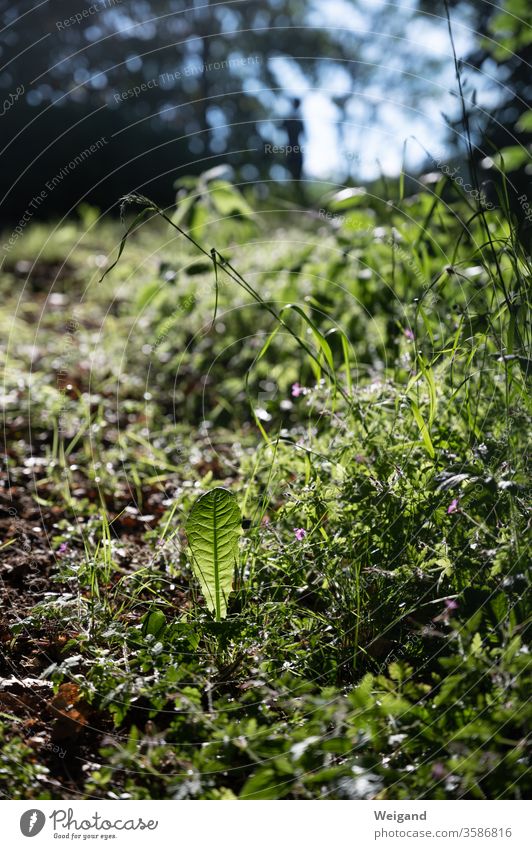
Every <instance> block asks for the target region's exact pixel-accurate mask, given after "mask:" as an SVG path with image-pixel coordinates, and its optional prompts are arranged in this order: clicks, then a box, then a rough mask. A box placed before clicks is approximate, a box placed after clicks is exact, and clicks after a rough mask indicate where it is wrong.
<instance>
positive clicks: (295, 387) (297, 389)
mask: <svg viewBox="0 0 532 849" xmlns="http://www.w3.org/2000/svg"><path fill="white" fill-rule="evenodd" d="M303 392H304V389H303V387H302V386H300V385H299V383H293V384H292V398H299V396H300V395H302V394H303Z"/></svg>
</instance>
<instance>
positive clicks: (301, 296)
mask: <svg viewBox="0 0 532 849" xmlns="http://www.w3.org/2000/svg"><path fill="white" fill-rule="evenodd" d="M212 191H215V189H214V188H213V189H212ZM224 191H225V194H224V198H225V200H226V201H227V202H228V199H229V200H230V198H231V196H232V195H231V192H234V203H235V210H233V208H232V207H231V206H230V205H229V207H228V208H227V211H226V214H225V218H226V220H221V221H217V222H216V221H214V222H213V221H212V220H210V219H209V218H208V216H207V217H206V216H205V210H204V209H203V210H202V207H201V202H200V201H197V202H196V203H195V204H189V205H188V207H186V208H184V209H182V210H181V212H179V208H178V214H177V217H174V218H173V221H174V224H177V226H179V227H181V228H183V229H184V231H185V233H187V234H189V235H191V236H192V237H193V238H194V241H195V242H196V243H197V244H196V245H194V244H192V243H191V242H190V241H189V240H188V239H187V238H186V237H184V236H183V235H180V234H179V233H178V232H176V230H175V229H172V227H171V226H170V225H169V224H168V222H165V221H162V220H160V218H159V217H158V216H157V213H156V211H155V212H154V211H153V210H152V211H151V212H150V214H149V215H147V216H146V218H145V219H144V221H143V223H142V222H140V221H138V222H137V224H136V226H135V228H134V229H133V232H132V234H131V237H130V238H129V240H128V241H127V243H126V244H125V247H124V251H123V253H122V256H121V257H120V262H119V263H118V265H116V267H115V268H113V270H112V271H111V272H110V273H109V274H108V275H107V276H106V277H105V279H104V280H103V281H102V282H99V281H100V278H101V275H102V273H103V270H104V269H105V268H106V267H107V266H108V265H109V264H110V263H111V262H112V261H114V259H116V255H117V248H118V244H117V243H118V241H119V239H120V236H121V231H120V229H119V227H118V224H116V223H112V224H108V223H107V222H99V223H95V221H93V219H92V218H91V219H90V221H85V223H84V224H83V223H82V224H80V225H79V226H75V224H74V223H69V224H68V225H66V226H67V228H68V235H69V240H70V246H69V247H68V248H67V246H66V244H65V242H66V241H68V240H67V239H66V238H65V232H64V231H65V227H64V226H63V225H62V226H60V227H59V228H58V229H57V230H56V232H55V233H54V234H53V236H51V241H52V243H53V244H55V245H56V253H55V254H54V255H53V256H48V255H47V254H46V252H45V253H44V255H43V257H42V258H41V259H39V261H38V263H37V261H35V262H36V269H37V271H36V272H35V273H34V274H33V275H32V274H30V278H29V280H28V279H24V275H25V274H26V275H27V271H28V269H27V265H26V266H25V265H22V266H21V265H20V264H21V263H25V262H27V261H28V257H32V256H33V254H32V253H31V251H30V250H29V248H28V247H27V246H30V247H31V246H32V245H34V244H36V243H37V240H38V238H41V237H42V233H40V232H39V233H35V232H34V231H33V230H32V228H29V229H28V232H27V234H26V237H25V238H26V239H27V241H24V240H23V239H21V240H20V243H18V244H17V246H16V252H15V254H14V256H13V257H12V259H11V261H10V264H9V263H8V265H7V266H5V267H4V269H3V273H2V279H1V283H0V285H1V287H2V291H3V293H4V296H5V309H4V312H3V317H2V330H5V331H6V337H7V334H8V333H9V332H11V333H12V336H11V340H10V345H9V346H8V347H4V349H3V357H4V363H5V386H4V406H5V410H6V417H8V419H9V422H10V424H9V428H10V430H9V446H10V448H9V453H8V469H9V474H10V482H11V483H10V485H11V487H14V488H15V490H16V489H17V487H19V488H20V487H22V486H25V487H26V488H27V489H29V491H30V493H31V495H32V499H33V503H34V504H35V505H37V506H38V508H39V510H40V511H41V514H42V516H43V522H44V524H45V526H46V534H47V538H46V539H45V540H44V541H43V548H46V549H47V550H48V551H50V550H51V551H52V553H53V556H52V561H53V562H52V565H51V566H50V570H49V573H48V584H47V586H46V588H45V591H44V592H42V593H41V595H40V597H39V599H38V600H37V602H36V603H34V604H32V605H31V606H30V608H29V609H24V610H22V611H18V610H17V609H16V607H15V608H14V610H13V614H12V616H11V621H10V624H9V638H6V639H5V640H4V642H3V650H4V652H5V654H6V656H7V658H8V660H7V661H6V664H7V665H6V669H8V668H9V669H11V668H12V667H10V666H9V664H10V663H11V662H12V663H15V660H13V661H10V660H9V658H10V657H12V658H15V659H17V660H16V662H17V663H20V664H22V668H23V667H24V663H25V662H27V660H28V656H29V654H30V653H31V648H30V646H28V645H27V639H28V635H31V634H41V635H43V634H46V635H47V637H48V639H51V640H52V642H53V641H54V640H55V641H56V644H55V645H56V648H55V650H54V651H53V652H52V651H49V652H47V653H45V654H44V656H39V658H38V659H36V660H35V659H34V662H33V667H32V668H34V669H36V671H35V673H34V674H35V675H37V676H38V677H39V678H41V679H42V680H43V681H51V682H53V684H54V688H55V691H56V692H57V693H59V694H60V693H61V692H62V691H61V687H64V686H65V685H67V684H68V685H72V687H73V688H74V689H73V690H72V691H71V692H72V693H73V694H75V698H74V697H73V698H74V703H75V704H74V705H73V706H72V705H71V706H70V708H68V709H67V710H71V709H75V710H77V711H78V712H79V714H80V715H81V719H79V720H78V726H79V728H78V731H76V733H73V732H69V733H66V732H65V734H66V736H65V737H64V741H63V745H64V748H65V751H66V756H65V758H64V759H62V762H60V761H59V760H58V759H57V758H56V759H55V760H54V759H53V758H51V756H50V755H49V750H48V749H46V748H44V747H43V745H42V743H41V745H40V747H39V746H38V745H37V744H36V743H35V742H34V741H33V743H32V738H30V739H29V740H28V739H27V738H25V739H23V738H22V737H21V736H20V728H19V726H18V725H17V723H16V722H12V721H11V719H10V717H11V713H12V711H11V710H7V709H6V710H5V711H4V712H3V713H2V716H1V717H0V718H1V719H2V723H3V728H4V730H3V732H2V733H3V734H4V743H5V748H4V754H3V756H2V758H3V759H2V761H1V762H0V788H1V790H2V792H3V793H5V794H6V795H12V794H13V779H12V777H11V771H12V769H13V767H12V764H13V763H14V762H16V761H20V762H21V763H22V761H24V763H25V764H26V765H25V766H24V768H23V767H22V766H19V767H17V769H16V770H15V772H14V775H15V784H16V788H17V789H16V792H17V794H18V795H19V797H20V798H29V797H31V798H46V797H50V798H54V797H56V795H54V794H57V783H56V784H55V785H54V783H53V782H59V785H60V787H61V788H62V791H61V792H63V793H64V794H65V795H66V796H68V797H75V796H86V795H89V796H94V797H98V798H117V797H120V798H135V799H136V798H139V799H140V798H180V799H181V798H182V799H186V798H193V799H204V798H207V799H231V798H235V797H237V798H243V799H253V798H288V799H291V798H292V799H310V798H333V799H351V798H375V797H376V798H381V799H398V798H405V799H406V798H459V797H467V798H476V799H482V798H499V797H500V798H511V799H513V798H521V797H524V796H526V794H527V792H529V791H530V771H529V769H530V764H529V759H528V757H529V751H528V749H527V727H529V725H530V718H531V715H530V714H531V711H530V702H529V692H530V661H529V654H528V649H527V636H528V624H529V615H530V612H529V609H528V607H527V604H526V596H527V588H528V582H529V574H528V572H527V567H528V565H529V547H528V541H529V525H530V514H529V508H530V491H529V486H528V480H529V478H528V471H529V470H528V469H527V457H526V449H527V438H528V434H529V432H530V405H529V403H528V397H529V396H528V385H527V380H528V368H529V357H530V349H529V342H530V326H531V325H530V312H529V310H530V263H529V258H528V257H527V254H526V250H525V249H524V248H523V247H522V246H521V245H520V244H519V243H518V242H517V240H516V237H515V234H514V227H513V223H512V221H511V218H510V217H509V216H508V215H507V214H506V213H505V211H504V204H503V203H502V201H501V205H500V206H498V207H496V208H494V209H493V210H489V211H483V212H482V214H480V213H479V212H478V210H477V211H475V210H474V209H471V208H470V207H469V205H468V199H467V198H460V197H455V198H454V199H453V201H452V202H451V203H447V202H445V203H444V202H443V201H442V200H441V199H440V197H439V193H438V192H439V190H437V191H436V193H435V194H434V193H430V192H428V191H425V190H423V191H420V193H419V194H417V195H415V196H413V197H411V198H406V199H403V200H398V201H397V203H395V204H392V203H387V202H382V201H381V200H379V199H378V198H375V197H373V196H371V194H369V193H367V194H362V193H360V192H358V193H351V194H350V195H349V194H346V193H345V192H344V193H343V194H342V195H341V196H329V197H327V198H324V199H322V200H320V203H319V205H317V207H316V209H314V210H307V211H301V210H296V209H290V208H288V206H287V208H286V209H285V210H284V211H279V210H278V209H277V210H276V212H275V214H273V213H271V212H269V211H268V209H266V208H265V207H264V206H262V207H261V206H260V205H257V204H255V205H253V199H252V198H251V196H250V197H249V198H248V199H247V200H246V202H245V204H244V203H243V201H242V197H243V196H242V195H241V193H240V192H239V191H238V190H237V189H231V190H228V189H227V188H226V189H224ZM130 200H131V199H130ZM133 200H134V203H133V207H135V203H137V205H138V200H137V201H135V199H133ZM200 200H201V199H200ZM239 204H240V206H239ZM273 206H274V207H275V204H273ZM324 206H326V207H327V209H329V210H330V212H331V217H330V218H329V219H326V218H324V217H323V216H321V217H320V215H319V213H318V209H319V208H322V207H324ZM198 209H199V212H198ZM135 211H136V210H135V209H134V208H133V211H132V210H131V208H130V207H128V208H127V209H126V210H125V214H126V217H127V222H128V223H132V222H133V220H134V218H133V215H134V213H135ZM232 212H233V213H234V214H232ZM87 214H88V213H87V212H86V211H85V216H87ZM166 214H167V215H168V216H169V217H170V218H172V216H173V215H174V213H173V211H167V213H166ZM130 216H131V217H130ZM194 216H196V217H194ZM220 217H222V218H223V217H224V216H218V218H220ZM211 218H212V216H211ZM72 231H75V233H76V237H75V238H74V239H72V238H71V236H72ZM32 240H33V241H32ZM57 246H59V248H57ZM198 246H199V249H198ZM201 248H203V249H204V250H205V252H206V255H205V254H204V253H202V251H201ZM212 248H215V254H214V257H213V254H212V252H211V249H212ZM47 250H49V248H47ZM70 251H71V252H70ZM218 252H219V253H218ZM67 254H68V264H67V265H66V266H65V268H66V271H65V270H63V271H58V269H57V267H56V265H57V263H58V261H59V260H60V256H61V257H63V259H66V257H67ZM59 255H60V256H59ZM54 264H55V265H54ZM228 268H229V269H230V270H231V269H233V270H236V273H237V279H235V278H234V277H233V278H231V277H230V276H228V275H227V273H226V272H227V269H228ZM24 269H26V272H25V271H24ZM231 273H232V272H231ZM50 275H51V276H50ZM238 277H240V278H241V280H243V281H244V282H245V283H246V286H247V287H248V288H246V287H245V286H244V285H243V284H241V283H239V281H238ZM23 282H24V283H25V287H26V288H25V291H24V293H23V295H22V298H21V302H20V304H18V305H17V304H16V299H18V297H19V295H20V290H21V288H22V284H23ZM14 283H15V284H17V285H14ZM254 293H255V294H254ZM61 369H63V370H64V374H63V375H60V371H61ZM28 440H30V441H31V442H29V441H28ZM216 486H222V487H224V488H226V489H229V490H230V491H231V492H232V493H233V494H234V495H235V496H236V498H237V501H238V504H239V507H240V510H241V512H242V515H243V517H244V521H243V523H242V534H241V538H240V544H239V555H238V567H237V570H236V574H235V580H234V592H233V593H232V594H231V596H230V597H229V605H228V616H227V619H225V620H224V621H221V622H217V621H214V618H213V617H212V616H211V614H210V613H209V611H208V609H207V607H206V605H205V602H204V599H203V597H202V595H201V591H200V587H199V584H198V583H197V582H196V579H195V577H194V570H193V568H192V564H191V559H190V552H189V549H188V546H187V540H186V535H185V532H184V528H185V524H186V518H187V516H188V514H189V512H190V509H191V507H192V505H193V503H194V502H195V500H196V499H197V497H198V495H200V494H202V493H204V492H207V491H208V490H210V489H212V488H214V487H216ZM15 538H16V536H15ZM4 542H7V543H9V540H5V541H4ZM32 545H33V546H35V547H37V546H38V544H37V542H32ZM0 553H2V554H4V551H1V552H0ZM5 553H6V558H8V557H9V556H10V545H9V544H8V545H7V548H6V549H5ZM58 640H59V643H57V641H58ZM25 641H26V642H25ZM57 645H59V648H57ZM76 705H77V707H76ZM54 723H57V719H53V718H51V717H48V718H46V719H45V720H43V727H42V728H40V729H39V733H41V735H44V736H43V739H47V738H46V735H47V734H48V735H51V739H54V735H55V737H57V728H56V724H54ZM79 729H81V730H79ZM28 751H29V752H30V754H29V756H28ZM17 753H19V754H17ZM74 760H76V763H77V768H76V769H73V768H72V763H71V762H72V761H74ZM79 761H81V763H79ZM65 763H67V764H69V768H68V769H66V768H65V769H64V770H63V771H62V769H63V766H64V764H65Z"/></svg>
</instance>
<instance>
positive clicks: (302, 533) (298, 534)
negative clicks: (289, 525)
mask: <svg viewBox="0 0 532 849" xmlns="http://www.w3.org/2000/svg"><path fill="white" fill-rule="evenodd" d="M294 535H295V538H296V539H297V541H298V542H301V540H302V539H304V538H305V537H306V535H307V532H306V530H305V528H294Z"/></svg>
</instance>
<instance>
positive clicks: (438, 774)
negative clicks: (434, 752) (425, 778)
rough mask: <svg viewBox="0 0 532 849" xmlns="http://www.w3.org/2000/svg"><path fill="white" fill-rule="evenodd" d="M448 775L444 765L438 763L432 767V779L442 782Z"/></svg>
mask: <svg viewBox="0 0 532 849" xmlns="http://www.w3.org/2000/svg"><path fill="white" fill-rule="evenodd" d="M446 775H447V770H446V769H445V767H444V765H443V764H442V763H439V762H436V763H435V764H433V765H432V777H433V778H435V779H436V781H441V779H442V778H445V776H446Z"/></svg>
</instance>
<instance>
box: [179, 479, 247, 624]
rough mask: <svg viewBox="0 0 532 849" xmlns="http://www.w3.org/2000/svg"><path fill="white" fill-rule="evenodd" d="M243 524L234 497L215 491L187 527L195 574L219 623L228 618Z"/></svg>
mask: <svg viewBox="0 0 532 849" xmlns="http://www.w3.org/2000/svg"><path fill="white" fill-rule="evenodd" d="M241 524H242V516H241V513H240V508H239V506H238V504H237V500H236V498H235V496H234V495H233V494H232V493H231V492H229V491H228V490H227V489H223V488H222V487H216V489H212V490H211V491H210V492H207V493H205V495H202V496H201V497H200V498H198V500H197V501H196V503H195V504H194V506H193V507H192V510H191V511H190V515H189V517H188V521H187V523H186V526H185V530H186V533H187V537H188V542H189V545H190V549H191V551H192V566H193V569H194V574H195V575H196V577H197V579H198V581H199V583H200V585H201V589H202V592H203V595H204V596H205V601H206V602H207V607H208V608H209V610H210V611H211V613H214V614H215V616H216V620H217V621H220V619H223V618H224V617H225V616H226V614H227V597H228V595H229V593H230V592H231V590H232V588H233V575H234V571H235V563H236V558H237V550H238V537H239V535H240V527H241Z"/></svg>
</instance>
